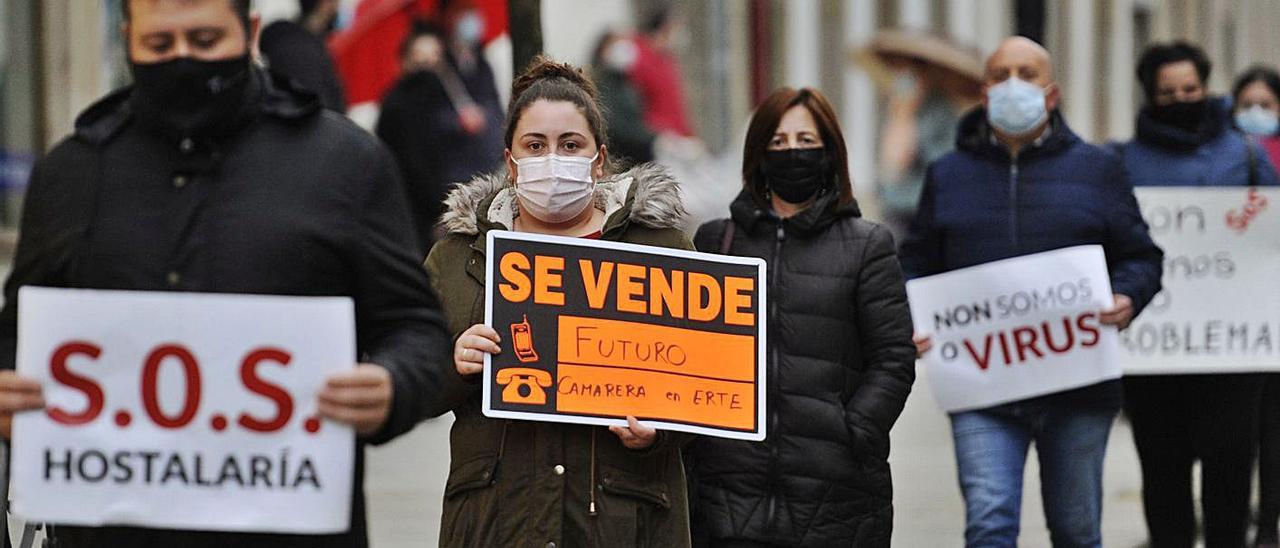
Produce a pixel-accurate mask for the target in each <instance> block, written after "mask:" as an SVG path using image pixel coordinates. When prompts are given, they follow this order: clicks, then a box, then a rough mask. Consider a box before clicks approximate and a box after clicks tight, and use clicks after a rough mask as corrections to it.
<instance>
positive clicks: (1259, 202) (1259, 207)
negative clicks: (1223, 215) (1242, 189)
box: [1227, 188, 1267, 233]
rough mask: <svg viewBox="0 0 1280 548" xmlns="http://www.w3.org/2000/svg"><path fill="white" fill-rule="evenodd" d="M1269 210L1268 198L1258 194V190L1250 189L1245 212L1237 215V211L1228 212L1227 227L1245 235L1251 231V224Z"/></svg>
mask: <svg viewBox="0 0 1280 548" xmlns="http://www.w3.org/2000/svg"><path fill="white" fill-rule="evenodd" d="M1266 209H1267V197H1266V196H1263V195H1262V194H1260V193H1258V189H1257V188H1250V189H1249V195H1248V201H1247V202H1245V204H1244V208H1243V212H1241V213H1236V210H1234V209H1233V210H1231V211H1228V212H1227V226H1228V227H1230V228H1232V229H1233V230H1235V231H1236V232H1241V233H1243V232H1244V231H1246V230H1249V223H1251V222H1253V220H1254V218H1256V217H1257V216H1258V214H1260V213H1262V212H1263V211H1264V210H1266Z"/></svg>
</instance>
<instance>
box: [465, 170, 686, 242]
mask: <svg viewBox="0 0 1280 548" xmlns="http://www.w3.org/2000/svg"><path fill="white" fill-rule="evenodd" d="M444 203H445V209H446V210H445V213H444V215H443V216H441V218H440V225H441V226H442V227H444V229H445V232H447V233H449V234H457V235H465V236H473V235H474V236H483V235H484V234H485V233H486V232H488V231H489V230H494V229H497V230H509V229H510V228H511V226H512V222H513V221H514V220H515V218H516V216H517V215H518V214H519V208H518V206H517V202H516V193H515V188H514V187H512V186H511V184H510V176H509V175H508V174H507V170H506V168H503V169H500V170H498V171H495V172H493V173H488V174H485V175H479V176H476V177H475V178H473V179H471V181H469V182H467V183H461V184H458V185H457V186H455V187H454V188H453V190H451V191H449V195H448V196H447V197H446V198H445V201H444ZM595 206H596V207H597V208H599V209H601V210H603V211H604V212H605V218H606V220H605V226H604V231H603V237H604V238H605V239H615V238H616V237H618V236H620V233H621V231H622V230H623V229H625V228H626V227H627V225H629V224H631V223H635V224H637V225H640V226H644V227H648V228H657V229H663V228H680V227H681V226H682V225H683V223H684V217H685V214H686V213H685V209H684V203H683V202H682V201H681V199H680V184H679V183H678V182H677V181H676V180H675V178H673V177H672V176H671V174H670V173H668V172H667V171H666V169H665V168H663V167H661V166H658V165H657V164H640V165H638V166H636V167H634V168H632V169H631V170H629V171H627V172H625V173H620V174H618V175H614V176H611V177H608V178H606V179H605V180H603V181H600V182H598V183H596V191H595ZM611 236H612V237H611Z"/></svg>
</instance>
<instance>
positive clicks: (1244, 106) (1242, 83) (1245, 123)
mask: <svg viewBox="0 0 1280 548" xmlns="http://www.w3.org/2000/svg"><path fill="white" fill-rule="evenodd" d="M1231 97H1232V98H1233V99H1234V101H1233V102H1234V111H1235V123H1236V129H1239V130H1240V131H1242V132H1244V134H1245V135H1248V136H1249V137H1251V138H1252V139H1253V141H1254V142H1255V143H1257V144H1258V145H1260V146H1261V147H1262V149H1263V150H1265V151H1267V159H1269V160H1271V165H1272V166H1277V165H1280V119H1278V118H1277V117H1278V116H1280V73H1277V72H1276V70H1275V69H1273V68H1270V67H1263V66H1255V67H1253V68H1251V69H1249V70H1247V71H1245V73H1244V74H1241V75H1240V77H1239V78H1237V79H1236V85H1235V87H1234V88H1232V93H1231Z"/></svg>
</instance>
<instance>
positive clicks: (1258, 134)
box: [1231, 66, 1280, 548]
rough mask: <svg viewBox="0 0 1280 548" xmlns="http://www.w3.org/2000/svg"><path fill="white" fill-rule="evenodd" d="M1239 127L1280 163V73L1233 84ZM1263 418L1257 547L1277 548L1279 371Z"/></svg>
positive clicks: (1265, 392) (1251, 74) (1269, 382)
mask: <svg viewBox="0 0 1280 548" xmlns="http://www.w3.org/2000/svg"><path fill="white" fill-rule="evenodd" d="M1231 97H1232V99H1233V101H1232V103H1233V110H1234V112H1235V125H1236V128H1238V129H1240V131H1243V132H1244V133H1245V134H1246V135H1248V136H1249V137H1250V138H1251V139H1252V140H1253V141H1254V142H1255V143H1258V144H1259V145H1260V146H1261V147H1262V149H1263V150H1265V151H1266V152H1267V157H1268V159H1270V160H1271V164H1272V165H1280V136H1277V125H1278V124H1277V118H1276V116H1277V114H1280V74H1277V73H1276V71H1275V69H1272V68H1270V67H1264V66H1254V67H1253V68H1250V69H1249V70H1247V71H1245V73H1244V74H1241V75H1240V77H1239V78H1237V79H1236V84H1235V86H1234V87H1233V88H1232V92H1231ZM1265 377H1266V379H1265V381H1264V383H1263V387H1262V398H1261V401H1260V403H1259V405H1260V414H1259V417H1258V434H1259V437H1258V531H1257V535H1256V537H1255V540H1254V546H1255V547H1256V548H1277V547H1278V546H1280V534H1278V533H1277V521H1280V374H1275V373H1268V374H1265Z"/></svg>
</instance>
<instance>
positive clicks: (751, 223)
mask: <svg viewBox="0 0 1280 548" xmlns="http://www.w3.org/2000/svg"><path fill="white" fill-rule="evenodd" d="M729 214H730V216H731V217H733V220H734V222H736V223H738V225H739V226H742V227H744V228H746V229H747V230H753V229H754V228H755V226H756V224H757V223H760V222H762V221H766V222H768V221H771V222H775V223H777V222H783V221H784V219H782V218H780V217H778V215H777V214H776V213H774V212H773V208H770V207H764V206H761V205H759V204H757V203H756V201H755V198H753V197H752V196H751V193H750V192H747V191H746V190H743V191H742V192H741V193H739V194H738V197H737V198H734V200H733V203H731V204H729ZM861 216H862V211H861V210H860V209H859V208H858V202H857V201H856V200H855V201H852V202H849V203H847V204H843V205H842V204H840V199H839V194H837V193H834V192H827V193H825V194H823V195H822V196H819V197H818V199H817V200H816V201H815V202H814V203H813V205H811V206H809V207H807V208H805V209H804V211H801V212H799V213H797V214H795V215H793V216H791V217H788V218H786V219H785V222H786V224H787V226H789V227H791V229H792V230H793V231H795V232H798V233H800V234H813V233H817V232H820V231H821V230H823V229H825V228H826V227H828V226H830V225H831V224H833V223H835V222H836V221H839V220H840V219H843V218H845V217H861Z"/></svg>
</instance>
